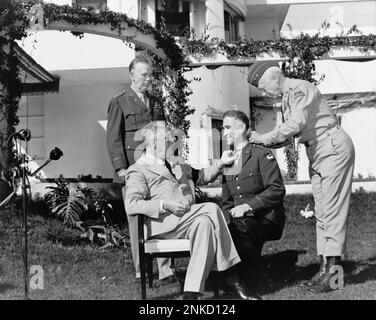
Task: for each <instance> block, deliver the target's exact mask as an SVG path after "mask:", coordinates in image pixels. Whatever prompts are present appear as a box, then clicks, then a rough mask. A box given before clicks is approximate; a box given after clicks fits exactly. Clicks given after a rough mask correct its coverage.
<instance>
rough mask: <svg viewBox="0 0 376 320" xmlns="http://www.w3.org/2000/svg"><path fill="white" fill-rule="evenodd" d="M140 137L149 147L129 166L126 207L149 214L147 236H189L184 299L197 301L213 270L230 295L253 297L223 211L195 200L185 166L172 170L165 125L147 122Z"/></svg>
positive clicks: (210, 173) (208, 174) (201, 179)
mask: <svg viewBox="0 0 376 320" xmlns="http://www.w3.org/2000/svg"><path fill="white" fill-rule="evenodd" d="M142 135H143V137H144V138H145V147H146V150H145V152H144V153H143V154H142V156H141V157H140V158H139V159H138V160H137V161H136V163H135V164H134V165H132V166H130V167H129V168H128V170H127V174H126V190H125V209H126V212H127V214H128V215H130V216H132V215H135V214H139V213H142V214H144V215H145V216H146V217H147V219H146V228H147V234H146V236H147V238H158V239H182V238H185V239H186V238H188V239H189V240H190V251H191V257H190V260H189V265H188V269H187V274H186V277H185V283H184V297H183V299H197V298H198V296H199V294H200V293H203V292H204V288H205V281H206V279H207V277H208V275H209V272H210V271H211V270H215V271H224V278H225V280H226V281H225V283H226V288H223V289H225V290H226V291H227V292H228V293H230V294H232V295H233V296H235V297H236V298H240V299H246V300H251V299H253V297H252V296H250V295H249V294H248V293H247V292H246V289H245V288H244V286H243V285H242V284H241V283H240V279H239V277H238V275H237V268H235V267H234V266H236V265H237V264H238V263H239V262H240V258H239V256H238V253H237V252H236V249H235V246H234V243H233V241H232V239H231V235H230V232H229V230H228V227H227V223H226V220H225V218H224V215H223V213H222V211H221V209H220V208H219V206H217V205H216V204H215V203H202V204H195V197H194V190H192V185H191V181H192V180H191V179H192V176H190V172H189V170H186V168H181V170H180V172H181V174H180V177H174V175H173V173H172V171H170V170H169V169H170V168H171V166H170V164H169V163H168V162H167V161H166V150H167V149H168V147H169V146H171V144H172V139H171V138H172V137H171V135H170V131H169V130H168V129H167V128H166V125H165V123H164V122H161V121H156V122H152V123H150V124H148V125H146V126H145V128H144V129H143V133H142ZM233 160H234V159H230V160H229V161H226V162H227V163H228V162H229V163H231V162H232V161H233ZM176 166H178V165H175V167H176ZM221 167H223V164H221V163H220V165H219V168H217V167H216V166H213V167H211V168H208V169H206V170H201V171H200V173H199V175H198V176H196V178H197V181H196V182H197V183H198V184H202V183H208V182H210V181H213V180H214V179H215V177H216V176H217V175H218V173H219V170H220V169H221Z"/></svg>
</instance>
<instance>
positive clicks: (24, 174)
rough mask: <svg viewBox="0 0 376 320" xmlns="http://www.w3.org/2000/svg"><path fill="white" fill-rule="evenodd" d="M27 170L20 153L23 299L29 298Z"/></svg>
mask: <svg viewBox="0 0 376 320" xmlns="http://www.w3.org/2000/svg"><path fill="white" fill-rule="evenodd" d="M26 180H27V172H26V154H22V186H21V188H22V213H23V231H24V252H23V260H24V280H25V300H28V299H29V262H28V250H27V246H28V241H27V231H28V229H27V214H28V210H29V198H28V194H27V188H30V185H27V184H26Z"/></svg>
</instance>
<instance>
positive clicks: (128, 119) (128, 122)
mask: <svg viewBox="0 0 376 320" xmlns="http://www.w3.org/2000/svg"><path fill="white" fill-rule="evenodd" d="M124 118H125V119H124V126H125V131H132V130H137V129H138V127H139V126H140V124H141V120H142V115H141V113H140V112H137V111H133V112H129V113H127V114H126V115H125V117H124Z"/></svg>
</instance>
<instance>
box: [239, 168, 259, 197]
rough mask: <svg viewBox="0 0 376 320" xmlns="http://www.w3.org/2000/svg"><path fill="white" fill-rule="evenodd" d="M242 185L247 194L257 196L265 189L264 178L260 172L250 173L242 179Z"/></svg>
mask: <svg viewBox="0 0 376 320" xmlns="http://www.w3.org/2000/svg"><path fill="white" fill-rule="evenodd" d="M240 183H241V188H242V190H243V192H244V193H245V194H249V195H252V194H256V193H259V192H260V191H261V190H262V189H263V183H262V177H261V174H260V173H259V172H248V173H247V174H246V175H243V176H242V177H241V182H240Z"/></svg>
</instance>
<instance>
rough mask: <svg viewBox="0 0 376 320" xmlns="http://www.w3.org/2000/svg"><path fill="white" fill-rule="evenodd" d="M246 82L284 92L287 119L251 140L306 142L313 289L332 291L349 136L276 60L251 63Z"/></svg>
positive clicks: (346, 198)
mask: <svg viewBox="0 0 376 320" xmlns="http://www.w3.org/2000/svg"><path fill="white" fill-rule="evenodd" d="M248 82H249V83H250V84H252V85H254V86H256V87H258V88H259V89H260V90H261V91H264V92H266V93H267V94H269V95H271V96H280V95H283V96H282V107H281V109H282V119H283V123H282V124H281V125H280V126H277V127H276V128H274V130H272V131H270V132H268V133H265V134H258V133H257V132H252V137H251V142H255V143H262V144H264V145H266V146H268V145H271V144H276V143H281V142H283V141H285V140H286V139H288V138H291V137H299V138H300V140H299V142H300V143H303V144H304V145H305V147H306V151H307V156H308V159H309V163H310V164H309V173H310V178H311V182H312V187H313V197H314V200H315V212H316V213H315V215H316V238H317V254H318V256H319V258H320V262H321V266H320V270H319V272H318V273H317V274H316V275H315V276H314V277H313V278H312V279H311V280H310V281H308V282H305V283H302V285H303V286H304V285H306V286H308V287H309V289H310V290H311V291H314V292H324V291H330V290H332V288H331V287H330V280H331V278H332V277H333V275H335V268H333V266H336V265H338V264H339V263H340V260H341V256H342V254H344V250H345V242H346V229H347V216H348V211H349V202H350V194H351V183H352V176H353V171H354V160H355V151H354V146H353V143H352V140H351V138H350V137H349V136H348V135H347V134H346V132H345V131H344V130H343V129H342V128H340V126H339V125H338V123H337V118H336V116H335V115H334V114H333V113H332V112H331V110H330V108H329V106H328V105H327V103H326V102H325V101H324V100H323V99H322V96H321V93H320V91H319V90H318V89H317V88H316V87H315V86H314V85H313V84H311V83H310V82H308V81H305V80H298V79H289V78H286V77H284V76H283V74H282V71H281V69H280V68H279V67H278V65H276V64H275V63H270V62H259V63H255V64H254V65H252V66H251V68H250V71H249V75H248Z"/></svg>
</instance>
